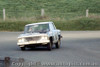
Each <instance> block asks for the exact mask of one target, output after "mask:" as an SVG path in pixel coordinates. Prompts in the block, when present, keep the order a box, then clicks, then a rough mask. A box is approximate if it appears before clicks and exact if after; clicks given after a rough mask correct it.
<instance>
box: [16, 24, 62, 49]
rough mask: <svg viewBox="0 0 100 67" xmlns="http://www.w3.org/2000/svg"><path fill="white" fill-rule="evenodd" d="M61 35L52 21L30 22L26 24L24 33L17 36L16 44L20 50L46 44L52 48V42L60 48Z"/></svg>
mask: <svg viewBox="0 0 100 67" xmlns="http://www.w3.org/2000/svg"><path fill="white" fill-rule="evenodd" d="M61 37H62V36H61V31H60V30H58V29H56V27H55V25H54V23H53V22H39V23H32V24H27V25H26V26H25V30H24V33H23V34H21V35H19V36H18V43H17V45H18V46H19V47H20V48H21V50H25V48H32V47H37V46H46V47H47V48H48V50H52V46H53V45H54V44H55V47H56V48H60V44H61Z"/></svg>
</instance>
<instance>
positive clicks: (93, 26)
mask: <svg viewBox="0 0 100 67" xmlns="http://www.w3.org/2000/svg"><path fill="white" fill-rule="evenodd" d="M36 22H40V21H26V22H24V21H16V22H13V21H12V22H7V21H6V22H0V31H23V30H24V26H25V25H26V24H30V23H36ZM53 22H54V24H55V25H56V27H57V28H58V29H60V30H71V31H76V30H100V19H98V18H96V19H93V18H85V17H83V18H79V19H74V20H69V21H53Z"/></svg>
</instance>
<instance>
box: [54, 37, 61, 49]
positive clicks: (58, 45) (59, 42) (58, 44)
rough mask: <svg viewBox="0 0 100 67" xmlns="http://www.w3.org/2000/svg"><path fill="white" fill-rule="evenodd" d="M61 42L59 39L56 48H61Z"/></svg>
mask: <svg viewBox="0 0 100 67" xmlns="http://www.w3.org/2000/svg"><path fill="white" fill-rule="evenodd" d="M60 44H61V40H60V39H59V40H58V42H57V43H56V44H55V46H56V48H57V49H58V48H60Z"/></svg>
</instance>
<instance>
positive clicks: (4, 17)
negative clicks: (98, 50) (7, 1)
mask: <svg viewBox="0 0 100 67" xmlns="http://www.w3.org/2000/svg"><path fill="white" fill-rule="evenodd" d="M5 19H6V13H5V9H4V8H3V20H4V21H5Z"/></svg>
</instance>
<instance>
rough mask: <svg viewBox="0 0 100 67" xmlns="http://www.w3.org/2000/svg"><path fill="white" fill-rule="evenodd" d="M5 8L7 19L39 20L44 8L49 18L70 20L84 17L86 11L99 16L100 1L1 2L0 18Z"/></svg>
mask: <svg viewBox="0 0 100 67" xmlns="http://www.w3.org/2000/svg"><path fill="white" fill-rule="evenodd" d="M3 8H5V9H6V16H7V18H13V17H15V18H21V17H32V18H34V17H35V18H37V17H39V16H40V11H41V9H42V8H44V9H45V15H46V17H48V18H57V19H59V18H64V19H69V18H75V17H80V16H84V15H85V10H86V9H89V10H90V13H91V14H92V13H93V14H98V15H99V14H100V0H0V18H2V9H3Z"/></svg>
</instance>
